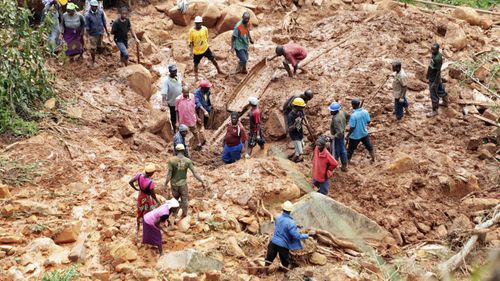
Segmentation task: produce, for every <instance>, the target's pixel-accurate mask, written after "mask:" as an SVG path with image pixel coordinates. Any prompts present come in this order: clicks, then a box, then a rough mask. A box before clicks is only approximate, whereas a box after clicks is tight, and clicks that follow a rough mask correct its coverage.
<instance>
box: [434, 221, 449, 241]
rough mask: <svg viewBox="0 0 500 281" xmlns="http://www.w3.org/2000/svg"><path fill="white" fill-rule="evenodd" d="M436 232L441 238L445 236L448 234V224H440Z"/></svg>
mask: <svg viewBox="0 0 500 281" xmlns="http://www.w3.org/2000/svg"><path fill="white" fill-rule="evenodd" d="M436 233H437V235H438V237H439V238H445V237H446V236H447V235H448V231H447V230H446V226H444V225H443V224H442V225H440V226H438V228H437V229H436Z"/></svg>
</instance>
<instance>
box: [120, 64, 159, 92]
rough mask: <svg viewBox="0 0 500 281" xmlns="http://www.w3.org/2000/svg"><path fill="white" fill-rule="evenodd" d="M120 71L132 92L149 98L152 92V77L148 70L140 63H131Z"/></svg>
mask: <svg viewBox="0 0 500 281" xmlns="http://www.w3.org/2000/svg"><path fill="white" fill-rule="evenodd" d="M120 73H121V76H122V77H124V78H125V79H127V81H128V85H129V86H130V88H132V90H133V91H134V92H136V93H137V94H139V95H141V96H143V97H144V98H145V99H146V100H149V98H150V97H151V95H152V94H153V77H152V76H151V72H149V70H147V69H146V68H145V67H144V66H142V65H140V64H133V65H129V66H127V67H124V68H122V71H120Z"/></svg>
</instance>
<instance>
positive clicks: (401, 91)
mask: <svg viewBox="0 0 500 281" xmlns="http://www.w3.org/2000/svg"><path fill="white" fill-rule="evenodd" d="M392 71H394V72H396V75H395V76H394V80H393V81H392V93H393V95H394V113H395V114H396V120H398V121H399V120H401V119H402V118H403V115H404V110H405V108H408V101H407V100H406V90H407V78H406V73H405V71H404V70H403V69H401V62H400V61H394V62H393V63H392Z"/></svg>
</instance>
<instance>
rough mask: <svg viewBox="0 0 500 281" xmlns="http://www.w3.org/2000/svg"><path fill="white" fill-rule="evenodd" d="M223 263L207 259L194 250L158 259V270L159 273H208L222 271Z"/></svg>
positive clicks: (166, 255)
mask: <svg viewBox="0 0 500 281" xmlns="http://www.w3.org/2000/svg"><path fill="white" fill-rule="evenodd" d="M222 267H223V263H222V262H221V261H219V260H217V259H214V258H211V257H207V256H205V255H203V254H201V253H199V252H196V251H194V250H191V249H190V250H185V251H178V252H170V253H167V254H165V255H163V256H161V257H160V258H159V259H158V262H157V263H156V269H157V270H159V271H168V270H172V269H173V270H186V271H187V272H207V271H213V270H215V271H220V270H222Z"/></svg>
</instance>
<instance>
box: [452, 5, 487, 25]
mask: <svg viewBox="0 0 500 281" xmlns="http://www.w3.org/2000/svg"><path fill="white" fill-rule="evenodd" d="M451 15H452V16H453V17H455V18H457V19H461V20H464V21H466V22H468V23H469V24H470V25H476V26H480V25H481V20H482V18H481V16H480V15H479V14H478V12H476V11H475V10H474V9H472V8H470V7H456V8H455V10H453V12H452V13H451Z"/></svg>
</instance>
